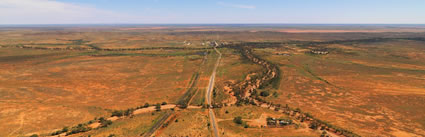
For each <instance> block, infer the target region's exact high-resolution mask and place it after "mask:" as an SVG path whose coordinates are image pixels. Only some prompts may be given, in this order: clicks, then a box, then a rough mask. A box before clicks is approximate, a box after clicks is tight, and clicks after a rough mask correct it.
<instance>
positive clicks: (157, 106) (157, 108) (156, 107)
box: [155, 103, 161, 111]
mask: <svg viewBox="0 0 425 137" xmlns="http://www.w3.org/2000/svg"><path fill="white" fill-rule="evenodd" d="M155 110H156V111H161V104H159V103H158V104H156V105H155Z"/></svg>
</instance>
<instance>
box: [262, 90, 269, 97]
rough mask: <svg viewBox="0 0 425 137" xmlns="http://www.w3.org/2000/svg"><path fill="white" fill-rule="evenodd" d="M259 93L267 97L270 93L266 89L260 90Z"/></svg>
mask: <svg viewBox="0 0 425 137" xmlns="http://www.w3.org/2000/svg"><path fill="white" fill-rule="evenodd" d="M260 95H261V96H263V97H268V96H269V95H270V93H269V92H268V91H262V92H261V93H260Z"/></svg>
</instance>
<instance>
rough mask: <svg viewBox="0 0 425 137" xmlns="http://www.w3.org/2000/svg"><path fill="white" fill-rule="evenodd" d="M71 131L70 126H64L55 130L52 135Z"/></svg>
mask: <svg viewBox="0 0 425 137" xmlns="http://www.w3.org/2000/svg"><path fill="white" fill-rule="evenodd" d="M68 131H69V128H68V127H64V128H62V130H58V131H56V132H53V133H52V134H51V135H52V136H56V135H60V134H62V133H66V132H68Z"/></svg>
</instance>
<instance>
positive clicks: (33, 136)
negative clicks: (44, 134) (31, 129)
mask: <svg viewBox="0 0 425 137" xmlns="http://www.w3.org/2000/svg"><path fill="white" fill-rule="evenodd" d="M30 137H38V135H37V134H32V135H31V136H30Z"/></svg>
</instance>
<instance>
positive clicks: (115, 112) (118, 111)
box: [111, 110, 124, 117]
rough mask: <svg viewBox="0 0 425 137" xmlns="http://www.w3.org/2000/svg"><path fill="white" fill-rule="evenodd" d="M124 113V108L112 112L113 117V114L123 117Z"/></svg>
mask: <svg viewBox="0 0 425 137" xmlns="http://www.w3.org/2000/svg"><path fill="white" fill-rule="evenodd" d="M123 115H124V112H123V111H122V110H115V111H113V112H112V115H111V117H113V116H117V117H121V116H123Z"/></svg>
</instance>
